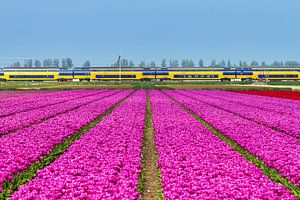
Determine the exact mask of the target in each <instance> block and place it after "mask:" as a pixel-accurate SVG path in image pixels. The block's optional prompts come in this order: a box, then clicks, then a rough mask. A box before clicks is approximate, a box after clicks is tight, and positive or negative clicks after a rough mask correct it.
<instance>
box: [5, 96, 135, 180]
mask: <svg viewBox="0 0 300 200" xmlns="http://www.w3.org/2000/svg"><path fill="white" fill-rule="evenodd" d="M130 92H131V91H123V92H121V93H120V94H118V95H116V96H112V97H108V98H105V99H100V100H99V101H96V102H93V103H90V104H88V105H86V106H82V107H80V108H78V109H76V110H74V111H71V112H68V113H66V114H63V115H59V116H57V117H55V118H53V119H51V120H48V121H47V122H45V123H41V124H37V125H35V126H32V127H30V128H26V129H22V130H20V131H17V132H15V133H13V134H9V135H5V136H3V137H1V138H0V185H2V183H3V182H4V181H5V179H11V178H12V175H14V174H17V173H18V172H20V171H22V170H25V169H26V168H27V167H29V166H30V165H31V164H32V163H33V162H36V161H38V160H40V159H41V158H42V157H43V156H45V155H47V154H48V153H49V152H50V151H51V150H52V149H53V147H54V146H55V145H57V144H60V143H62V142H63V141H64V140H65V139H66V138H68V137H69V136H71V135H73V134H75V133H76V132H77V131H78V130H80V129H81V128H82V127H84V126H85V125H87V124H89V123H91V122H92V121H93V120H95V119H96V118H97V117H99V116H101V115H102V114H103V113H104V112H106V111H107V110H108V109H109V108H111V107H112V106H114V105H115V104H116V103H118V102H119V101H120V100H122V99H123V98H125V97H126V96H127V95H128V94H129V93H130Z"/></svg>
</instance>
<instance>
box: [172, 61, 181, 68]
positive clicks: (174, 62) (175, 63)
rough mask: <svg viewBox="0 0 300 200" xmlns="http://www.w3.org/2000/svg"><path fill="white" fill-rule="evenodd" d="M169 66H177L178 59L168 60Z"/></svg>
mask: <svg viewBox="0 0 300 200" xmlns="http://www.w3.org/2000/svg"><path fill="white" fill-rule="evenodd" d="M170 67H179V63H178V60H170Z"/></svg>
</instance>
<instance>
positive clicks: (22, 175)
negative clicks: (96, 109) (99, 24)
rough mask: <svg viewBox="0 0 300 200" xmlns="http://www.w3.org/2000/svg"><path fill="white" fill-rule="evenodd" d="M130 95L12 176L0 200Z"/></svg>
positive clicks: (28, 179) (9, 194)
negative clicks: (40, 158)
mask: <svg viewBox="0 0 300 200" xmlns="http://www.w3.org/2000/svg"><path fill="white" fill-rule="evenodd" d="M132 94H133V92H132V93H130V94H129V95H128V96H126V97H125V98H124V99H122V100H121V101H119V102H118V103H117V104H116V105H114V106H113V107H111V108H110V109H108V110H107V111H106V112H105V113H104V114H102V115H101V116H100V117H98V118H97V119H96V120H94V121H93V122H91V123H90V124H88V125H86V126H85V127H83V128H82V129H81V130H80V131H78V132H77V133H75V134H74V135H72V136H70V137H68V138H67V139H66V140H65V141H64V142H62V143H60V144H58V145H56V146H55V147H54V148H53V150H52V151H51V152H50V153H49V154H48V155H46V156H44V157H43V158H42V160H40V161H38V162H35V163H33V164H32V165H31V166H30V167H28V168H27V169H26V170H23V171H22V172H20V173H19V174H17V175H14V176H13V180H12V181H10V180H6V181H5V183H3V186H2V189H3V191H2V193H0V199H1V200H2V199H7V198H9V197H11V196H12V195H13V193H14V192H15V191H17V190H18V189H19V188H20V187H21V186H22V185H24V184H26V183H29V182H30V181H31V180H32V179H34V178H35V177H36V176H37V172H38V170H41V169H43V168H45V167H47V166H48V165H50V164H51V163H53V162H54V161H55V160H56V159H57V158H58V157H59V156H60V155H61V154H63V153H64V152H66V151H67V150H68V148H69V147H70V146H71V145H72V144H73V143H74V142H75V141H77V140H79V139H80V138H81V137H82V136H83V135H84V134H85V133H87V132H88V131H89V130H90V129H92V128H93V127H94V126H96V125H97V124H98V123H99V122H100V121H102V120H103V118H105V117H106V116H108V115H109V114H111V113H112V112H113V111H114V110H115V109H116V108H117V107H118V106H120V105H121V104H122V103H123V102H124V101H125V100H126V99H128V98H129V97H130V96H131V95H132Z"/></svg>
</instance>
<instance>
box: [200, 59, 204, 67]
mask: <svg viewBox="0 0 300 200" xmlns="http://www.w3.org/2000/svg"><path fill="white" fill-rule="evenodd" d="M199 67H204V62H203V60H202V59H200V60H199Z"/></svg>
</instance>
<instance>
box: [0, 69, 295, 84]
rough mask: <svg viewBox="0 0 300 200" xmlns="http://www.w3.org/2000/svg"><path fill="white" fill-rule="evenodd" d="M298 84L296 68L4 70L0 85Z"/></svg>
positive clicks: (0, 74) (1, 71)
mask: <svg viewBox="0 0 300 200" xmlns="http://www.w3.org/2000/svg"><path fill="white" fill-rule="evenodd" d="M120 79H121V80H130V81H134V80H137V81H139V80H181V81H183V80H195V81H196V80H215V81H232V80H240V81H252V80H266V81H267V80H299V79H300V69H299V68H157V67H156V68H122V69H121V70H120V69H119V68H114V67H105V68H90V69H81V68H75V69H59V68H55V69H53V68H51V69H44V68H38V69H35V68H18V69H13V68H6V69H3V70H0V81H74V80H79V81H83V80H87V81H117V80H120Z"/></svg>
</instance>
